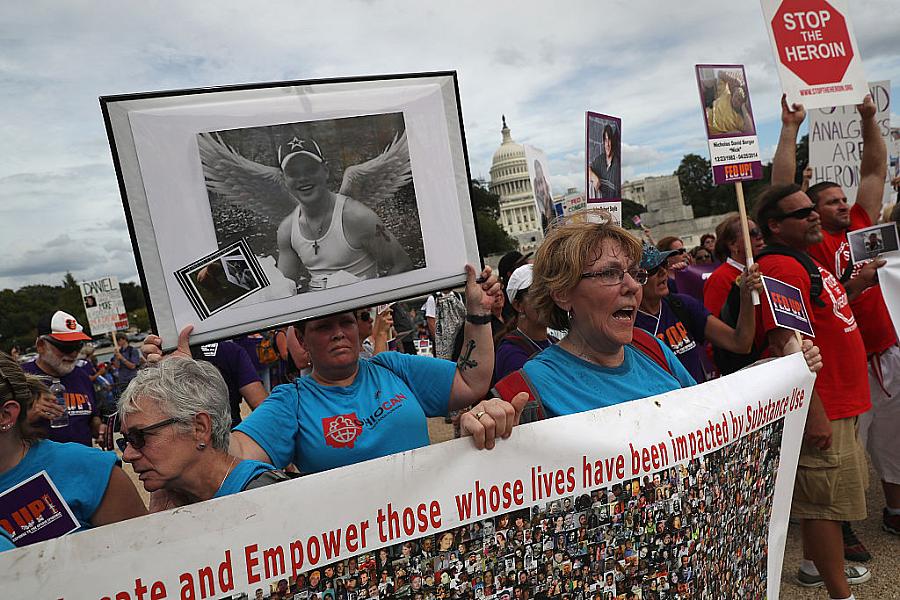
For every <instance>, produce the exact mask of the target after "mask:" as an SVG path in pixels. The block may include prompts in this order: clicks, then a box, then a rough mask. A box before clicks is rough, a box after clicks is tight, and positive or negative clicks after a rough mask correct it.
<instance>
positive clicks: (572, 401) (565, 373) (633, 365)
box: [522, 343, 696, 417]
mask: <svg viewBox="0 0 900 600" xmlns="http://www.w3.org/2000/svg"><path fill="white" fill-rule="evenodd" d="M660 346H661V347H662V348H663V352H664V353H665V355H666V360H667V362H668V363H669V368H670V369H671V371H672V373H674V376H673V375H671V374H669V373H667V372H666V371H664V370H663V369H662V367H660V366H659V365H658V364H656V363H655V362H654V361H653V359H652V358H650V357H649V356H647V355H646V354H644V353H643V352H641V351H640V350H637V349H635V348H634V347H632V346H630V345H629V346H625V360H624V361H622V364H621V365H619V366H618V367H613V368H610V367H601V366H600V365H595V364H594V363H590V362H588V361H586V360H583V359H581V358H578V357H577V356H575V355H574V354H571V353H570V352H567V351H566V350H563V349H562V348H560V347H559V346H550V347H549V348H547V349H546V350H544V351H543V352H541V353H540V354H538V355H537V356H534V357H533V358H532V359H531V360H529V361H528V362H527V363H525V366H524V367H522V368H523V369H524V370H525V374H526V375H528V378H529V379H530V380H531V383H532V385H533V386H534V388H535V390H536V391H537V392H538V393H539V394H540V395H541V401H542V402H543V405H544V410H545V412H546V414H547V416H548V417H557V416H560V415H570V414H572V413H578V412H583V411H586V410H593V409H595V408H601V407H604V406H613V405H615V404H620V403H622V402H628V401H630V400H637V399H638V398H647V397H649V396H655V395H656V394H662V393H664V392H670V391H672V390H677V389H681V388H685V387H690V386H692V385H695V384H696V381H694V378H693V377H691V374H690V373H688V372H687V370H686V369H685V368H684V367H683V366H682V364H681V363H680V362H678V359H677V358H675V355H674V354H672V352H671V351H670V350H669V349H668V348H666V347H665V345H664V344H662V343H660Z"/></svg>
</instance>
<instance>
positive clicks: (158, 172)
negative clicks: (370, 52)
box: [100, 72, 480, 344]
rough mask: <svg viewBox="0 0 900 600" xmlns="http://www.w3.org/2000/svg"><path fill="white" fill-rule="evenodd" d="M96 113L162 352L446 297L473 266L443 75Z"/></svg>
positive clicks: (294, 86) (124, 99) (118, 103)
mask: <svg viewBox="0 0 900 600" xmlns="http://www.w3.org/2000/svg"><path fill="white" fill-rule="evenodd" d="M100 101H101V107H102V109H103V113H104V118H105V120H106V125H107V133H108V135H109V138H110V146H111V149H112V153H113V159H114V162H115V165H116V170H117V175H118V177H119V184H120V191H121V193H122V197H123V202H124V204H125V209H126V216H127V220H128V225H129V229H130V232H131V236H132V242H133V245H134V250H135V256H136V258H137V261H138V270H139V272H140V274H141V279H142V284H143V286H144V290H145V293H146V295H147V299H148V303H149V307H150V312H151V318H152V319H153V324H154V327H155V328H156V330H157V331H158V332H159V333H160V335H161V336H162V337H163V339H164V340H165V342H166V344H174V342H175V340H176V339H177V332H178V331H179V330H180V329H181V328H182V327H184V326H185V325H187V324H193V325H194V334H193V335H192V341H193V342H197V343H202V342H205V341H213V340H217V339H222V338H226V337H232V336H234V335H238V334H240V333H243V332H247V331H256V330H262V329H266V328H271V327H275V326H279V325H282V324H285V323H289V322H292V321H296V320H298V319H303V318H311V317H315V316H322V315H326V314H333V313H335V312H340V311H343V310H352V309H354V308H358V307H361V306H373V305H377V304H381V303H385V302H388V301H391V300H395V299H397V298H401V297H408V296H415V295H421V294H425V293H429V292H432V291H434V290H437V289H445V288H448V287H453V286H456V285H459V284H461V283H462V282H464V281H465V271H464V265H465V263H466V262H469V263H471V264H474V265H478V264H479V263H480V258H479V254H478V249H477V244H476V241H475V223H474V218H473V215H472V207H471V199H470V195H469V169H468V160H467V156H466V152H465V145H464V137H463V131H462V120H461V116H460V114H461V113H460V106H459V98H458V88H457V81H456V75H455V73H452V72H448V73H428V74H411V75H397V76H386V77H364V78H352V79H333V80H317V81H295V82H278V83H266V84H257V85H241V86H229V87H220V88H205V89H198V90H177V91H170V92H152V93H141V94H132V95H124V96H106V97H103V98H101V99H100ZM236 244H239V246H235V245H236ZM230 248H241V249H242V250H241V252H238V253H235V252H223V251H225V250H226V249H230ZM203 261H206V263H205V264H201V263H203ZM186 265H187V266H186ZM213 276H215V277H213ZM201 277H202V281H201V280H200V279H198V278H201ZM212 290H215V292H213V291H212ZM239 290H240V292H239ZM198 320H199V321H200V322H198Z"/></svg>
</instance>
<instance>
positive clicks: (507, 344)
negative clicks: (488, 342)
mask: <svg viewBox="0 0 900 600" xmlns="http://www.w3.org/2000/svg"><path fill="white" fill-rule="evenodd" d="M523 339H524V338H523ZM525 343H526V344H530V342H529V341H528V340H525ZM534 343H535V347H534V348H533V349H531V351H526V350H525V348H524V347H523V346H522V345H520V344H517V343H515V342H512V341H510V340H509V336H507V337H505V338H503V339H502V340H501V341H500V343H499V344H498V345H497V354H496V355H495V356H494V381H493V382H492V385H493V384H494V383H497V382H498V381H500V380H501V379H503V378H504V377H506V376H507V375H509V374H510V373H512V372H513V371H518V370H519V369H521V368H522V367H523V366H525V363H526V362H528V359H529V358H531V357H532V356H534V355H535V354H537V353H538V352H540V351H541V350H544V349H545V348H549V347H550V346H551V344H552V342H551V341H550V340H549V339H546V340H535V342H534Z"/></svg>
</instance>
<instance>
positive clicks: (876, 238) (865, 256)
mask: <svg viewBox="0 0 900 600" xmlns="http://www.w3.org/2000/svg"><path fill="white" fill-rule="evenodd" d="M847 241H848V242H849V243H850V260H851V262H853V264H854V265H856V264H857V263H861V262H868V261H870V260H872V259H873V258H875V257H877V256H878V255H879V254H884V253H886V252H896V251H897V250H898V249H900V243H898V240H897V226H896V225H895V224H894V223H884V224H882V225H873V226H871V227H866V228H864V229H857V230H856V231H851V232H849V233H848V234H847Z"/></svg>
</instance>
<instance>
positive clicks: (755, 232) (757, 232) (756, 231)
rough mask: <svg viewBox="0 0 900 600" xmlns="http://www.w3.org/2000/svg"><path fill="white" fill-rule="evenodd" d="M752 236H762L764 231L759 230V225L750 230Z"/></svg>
mask: <svg viewBox="0 0 900 600" xmlns="http://www.w3.org/2000/svg"><path fill="white" fill-rule="evenodd" d="M750 237H752V238H761V237H762V231H760V230H759V227H754V228H753V229H751V230H750Z"/></svg>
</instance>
